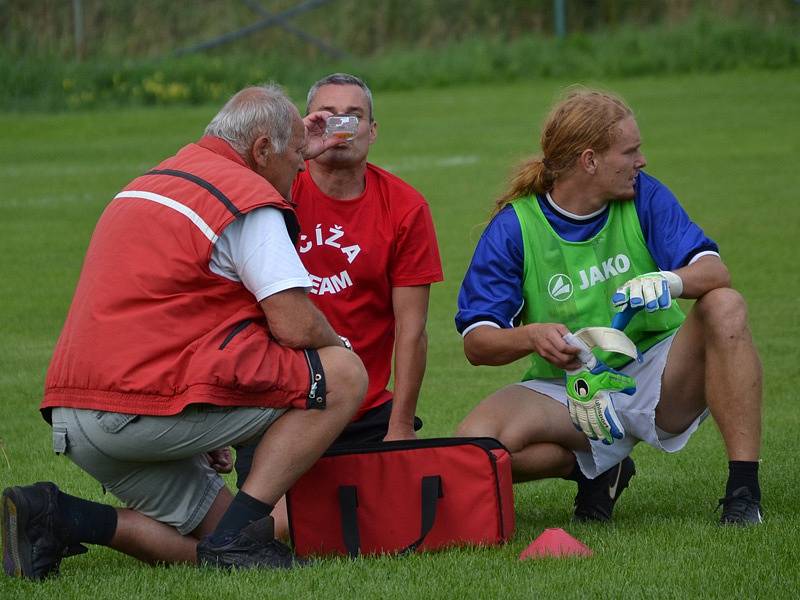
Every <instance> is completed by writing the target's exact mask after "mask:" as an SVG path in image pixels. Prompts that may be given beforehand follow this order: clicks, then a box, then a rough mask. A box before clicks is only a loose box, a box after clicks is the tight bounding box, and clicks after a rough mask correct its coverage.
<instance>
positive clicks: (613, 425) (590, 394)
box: [567, 361, 636, 445]
mask: <svg viewBox="0 0 800 600" xmlns="http://www.w3.org/2000/svg"><path fill="white" fill-rule="evenodd" d="M635 391H636V380H635V379H633V378H632V377H629V376H627V375H624V374H623V373H620V372H619V371H615V370H614V369H612V368H610V367H608V366H606V365H605V364H603V363H602V362H600V361H597V365H596V366H595V367H594V368H593V369H591V370H589V369H587V368H584V369H580V370H578V371H570V372H567V397H568V402H567V407H568V408H569V416H570V418H571V419H572V423H573V424H574V425H575V428H576V429H577V430H578V431H582V432H583V433H584V434H585V435H586V437H588V438H589V439H591V440H602V441H603V443H604V444H607V445H610V444H613V443H614V440H615V439H618V440H620V439H622V438H623V437H624V436H625V428H624V427H623V426H622V423H621V422H620V420H619V417H617V412H616V410H614V402H613V400H612V399H611V395H610V393H609V392H621V393H623V394H628V395H631V394H633V393H634V392H635Z"/></svg>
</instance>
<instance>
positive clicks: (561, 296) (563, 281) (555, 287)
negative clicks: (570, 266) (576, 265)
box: [547, 273, 574, 302]
mask: <svg viewBox="0 0 800 600" xmlns="http://www.w3.org/2000/svg"><path fill="white" fill-rule="evenodd" d="M573 290H574V286H573V285H572V279H570V278H569V275H564V274H563V273H556V274H555V275H553V276H552V277H551V278H550V281H548V282H547V291H548V292H549V293H550V297H551V298H552V299H553V300H556V301H557V302H563V301H564V300H569V299H570V298H571V297H572V292H573Z"/></svg>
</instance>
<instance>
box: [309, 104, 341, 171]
mask: <svg viewBox="0 0 800 600" xmlns="http://www.w3.org/2000/svg"><path fill="white" fill-rule="evenodd" d="M331 116H333V113H332V112H329V111H327V110H318V111H316V112H312V113H309V114H308V115H306V116H305V117H304V118H303V125H305V126H306V146H305V148H304V149H303V158H305V159H306V160H311V159H312V158H316V157H317V156H319V155H320V154H322V153H323V152H325V150H327V149H328V148H333V147H334V146H337V145H338V144H341V143H342V140H340V139H337V138H335V137H330V138H327V139H326V138H325V123H326V122H327V120H328V117H331Z"/></svg>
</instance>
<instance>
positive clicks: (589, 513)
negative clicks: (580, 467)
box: [573, 456, 636, 521]
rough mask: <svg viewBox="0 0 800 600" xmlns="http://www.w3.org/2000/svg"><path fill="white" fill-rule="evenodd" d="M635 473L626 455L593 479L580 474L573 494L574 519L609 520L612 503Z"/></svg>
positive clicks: (612, 507)
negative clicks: (576, 489) (576, 490)
mask: <svg viewBox="0 0 800 600" xmlns="http://www.w3.org/2000/svg"><path fill="white" fill-rule="evenodd" d="M635 474H636V465H634V463H633V459H632V458H631V457H630V456H628V457H626V458H625V459H624V460H623V461H622V462H620V463H619V464H617V465H615V466H613V467H611V468H610V469H609V470H608V471H606V472H605V473H601V474H600V475H598V476H597V477H595V478H594V479H587V478H586V477H584V476H583V475H581V476H580V477H579V479H578V495H577V496H575V516H574V517H573V518H574V519H575V520H576V521H610V520H611V512H612V511H613V510H614V504H615V503H616V502H617V499H618V498H619V497H620V494H622V490H624V489H625V488H626V487H628V483H629V482H630V480H631V477H633V476H634V475H635Z"/></svg>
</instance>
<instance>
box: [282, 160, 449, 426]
mask: <svg viewBox="0 0 800 600" xmlns="http://www.w3.org/2000/svg"><path fill="white" fill-rule="evenodd" d="M292 198H293V200H294V201H295V202H296V203H297V217H298V220H299V221H300V241H299V243H298V249H299V251H300V258H301V259H302V261H303V264H304V265H305V267H306V269H308V271H309V273H310V274H311V281H312V286H313V287H312V290H311V299H312V300H313V301H314V303H315V304H316V305H317V306H318V307H319V309H320V310H321V311H322V312H323V313H324V314H325V316H326V317H327V318H328V320H329V321H330V323H331V325H332V326H333V328H334V329H335V330H336V332H337V333H338V334H339V335H343V336H345V337H347V338H348V339H349V340H350V342H351V343H352V344H353V350H355V351H356V352H357V353H358V355H359V356H360V357H361V360H363V361H364V366H365V367H366V368H367V373H368V374H369V387H368V388H367V395H366V397H365V398H364V403H363V404H362V405H361V408H360V409H359V411H358V413H357V414H356V417H355V418H356V419H358V418H359V417H360V416H361V415H362V414H364V412H366V411H367V410H369V409H370V408H374V407H376V406H379V405H380V404H383V403H384V402H386V401H388V400H391V398H392V394H391V392H390V391H389V390H387V389H386V386H387V384H388V383H389V376H390V374H391V370H392V352H393V350H394V327H395V322H394V312H393V310H392V288H394V287H404V286H414V285H426V284H429V283H433V282H436V281H441V280H442V278H443V276H442V263H441V260H440V258H439V247H438V245H437V243H436V233H435V231H434V228H433V220H432V219H431V214H430V209H429V207H428V203H427V202H426V201H425V199H424V198H423V197H422V195H421V194H420V193H419V192H417V191H416V190H415V189H414V188H412V187H411V186H410V185H408V184H407V183H405V182H404V181H402V180H401V179H399V178H398V177H395V176H394V175H392V174H391V173H389V172H387V171H384V170H383V169H380V168H378V167H376V166H375V165H371V164H367V171H366V187H365V189H364V193H363V194H362V195H361V196H359V197H358V198H354V199H352V200H336V199H334V198H331V197H330V196H327V195H325V194H324V193H322V191H320V189H319V188H318V187H317V185H316V184H315V183H314V181H313V179H312V178H311V175H310V174H309V171H308V170H306V171H304V172H303V173H300V175H299V176H298V177H297V179H296V180H295V182H294V186H293V188H292Z"/></svg>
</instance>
